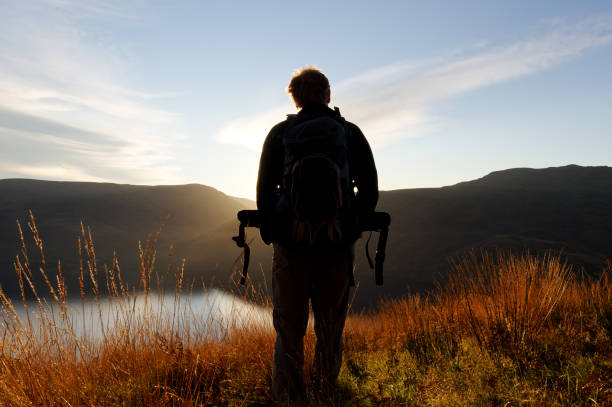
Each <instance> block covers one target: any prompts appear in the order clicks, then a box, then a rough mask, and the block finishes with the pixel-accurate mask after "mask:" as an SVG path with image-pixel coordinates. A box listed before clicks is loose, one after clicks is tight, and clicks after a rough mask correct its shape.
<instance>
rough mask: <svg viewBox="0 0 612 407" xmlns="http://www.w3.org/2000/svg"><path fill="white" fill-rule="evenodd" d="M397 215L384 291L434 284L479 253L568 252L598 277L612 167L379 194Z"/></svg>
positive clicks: (499, 176)
mask: <svg viewBox="0 0 612 407" xmlns="http://www.w3.org/2000/svg"><path fill="white" fill-rule="evenodd" d="M378 207H379V209H380V210H385V211H388V212H390V213H391V214H392V218H393V221H392V225H391V231H390V238H389V247H388V261H387V264H386V276H387V282H388V284H386V285H387V287H386V288H385V292H387V293H390V294H391V295H396V294H399V293H401V292H405V290H406V286H407V285H412V286H414V287H415V288H419V287H420V286H421V285H420V284H419V283H425V284H427V283H429V282H431V279H432V276H436V275H440V274H444V273H446V272H447V271H448V268H449V267H448V258H449V257H454V256H458V255H460V254H462V253H466V252H468V251H469V250H471V249H473V248H476V249H479V248H485V249H497V248H499V249H504V250H506V249H510V250H514V251H525V250H529V251H531V252H532V253H543V252H545V251H552V252H553V253H563V255H564V258H565V259H566V260H567V261H569V262H570V263H572V264H574V265H576V266H577V267H583V268H585V269H586V271H588V272H591V273H597V272H599V271H600V270H601V265H602V264H603V261H604V259H605V258H612V168H609V167H579V166H575V165H570V166H565V167H556V168H545V169H528V168H517V169H510V170H506V171H497V172H493V173H491V174H489V175H487V176H485V177H483V178H480V179H477V180H474V181H469V182H463V183H460V184H457V185H453V186H448V187H443V188H426V189H406V190H396V191H388V192H383V193H381V198H380V201H379V205H378Z"/></svg>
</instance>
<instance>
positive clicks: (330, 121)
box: [257, 67, 378, 402]
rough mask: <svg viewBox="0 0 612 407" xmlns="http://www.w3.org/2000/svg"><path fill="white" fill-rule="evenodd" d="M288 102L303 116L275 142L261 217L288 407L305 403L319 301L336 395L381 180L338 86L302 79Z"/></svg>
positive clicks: (265, 158)
mask: <svg viewBox="0 0 612 407" xmlns="http://www.w3.org/2000/svg"><path fill="white" fill-rule="evenodd" d="M287 92H288V93H289V94H291V96H292V98H293V101H294V103H295V105H296V107H297V108H298V109H300V110H299V112H298V114H297V115H289V117H288V118H287V120H285V121H283V122H281V123H278V124H277V125H276V126H274V127H273V128H272V130H271V131H270V133H269V134H268V136H267V138H266V141H265V143H264V147H263V150H262V154H261V160H260V164H259V177H258V181H257V208H258V210H259V211H260V214H261V216H262V219H263V224H262V227H261V236H262V239H263V240H264V242H266V243H267V244H269V243H273V246H274V255H273V271H272V302H273V306H274V311H273V318H274V328H275V330H276V333H277V337H276V344H275V348H274V366H273V372H272V390H273V393H274V395H275V397H276V398H277V400H278V401H281V402H282V401H286V400H291V401H297V402H302V401H303V400H304V399H305V391H304V377H303V375H304V373H303V369H302V368H303V363H304V354H303V338H304V335H305V333H306V327H307V324H308V314H309V300H310V301H311V302H312V310H313V313H314V320H315V322H314V328H315V334H316V338H317V341H316V347H315V360H314V377H313V379H314V385H315V386H317V387H318V388H319V390H321V391H330V390H332V389H333V387H334V385H335V382H336V379H337V377H338V373H339V371H340V365H341V362H342V331H343V329H344V321H345V319H346V313H347V307H348V299H349V288H350V287H351V286H352V285H353V257H354V256H353V243H354V242H355V240H356V239H357V238H358V237H359V235H360V231H359V229H358V219H359V216H360V214H367V213H370V212H372V211H374V209H375V207H376V203H377V200H378V179H377V174H376V167H375V165H374V159H373V157H372V151H371V150H370V146H369V145H368V142H367V141H366V139H365V137H364V135H363V133H362V132H361V130H360V129H359V128H358V127H357V126H356V125H354V124H352V123H350V122H348V121H345V120H344V119H343V118H342V117H341V116H340V113H339V110H338V109H337V108H336V110H332V109H330V108H329V107H328V104H329V102H330V86H329V81H328V80H327V78H326V77H325V75H324V74H323V73H322V72H321V71H320V70H318V69H317V68H315V67H306V68H302V69H300V70H298V71H297V72H296V73H295V74H294V75H293V77H292V78H291V82H290V83H289V87H288V89H287ZM330 157H331V158H330ZM309 172H310V173H309ZM312 174H316V175H312ZM313 178H314V181H313ZM313 183H314V185H313ZM330 191H331V192H330Z"/></svg>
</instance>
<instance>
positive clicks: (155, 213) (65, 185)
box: [0, 179, 245, 292]
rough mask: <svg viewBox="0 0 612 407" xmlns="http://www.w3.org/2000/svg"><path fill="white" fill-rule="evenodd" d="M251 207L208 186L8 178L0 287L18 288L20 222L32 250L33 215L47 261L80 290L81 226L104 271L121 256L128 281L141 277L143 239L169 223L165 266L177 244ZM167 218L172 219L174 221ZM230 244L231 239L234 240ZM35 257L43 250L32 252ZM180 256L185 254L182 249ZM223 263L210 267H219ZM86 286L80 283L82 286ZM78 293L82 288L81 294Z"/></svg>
mask: <svg viewBox="0 0 612 407" xmlns="http://www.w3.org/2000/svg"><path fill="white" fill-rule="evenodd" d="M244 207H245V202H244V201H242V200H241V199H239V198H233V197H230V196H227V195H225V194H223V193H222V192H219V191H217V190H215V189H214V188H210V187H207V186H203V185H195V184H191V185H173V186H135V185H117V184H104V183H88V182H52V181H36V180H25V179H6V180H0V267H1V268H0V270H1V274H0V283H1V284H2V287H3V288H4V290H5V291H8V292H14V291H15V290H16V288H17V285H16V276H15V273H14V271H13V270H12V262H13V259H14V256H15V254H17V253H18V251H19V242H18V232H17V226H16V220H19V221H20V222H21V225H22V228H23V229H24V235H26V237H28V239H27V243H28V246H29V247H30V249H32V248H33V243H32V241H31V239H30V238H29V236H30V233H29V231H27V226H26V223H27V211H28V210H32V213H33V214H34V217H35V218H36V223H37V226H38V230H39V231H40V234H41V238H42V239H43V241H44V243H45V247H46V258H47V263H48V264H50V265H54V267H55V266H56V265H57V260H58V259H61V262H62V265H63V267H62V268H63V270H64V273H65V274H66V276H67V280H68V281H69V282H72V284H71V286H72V287H74V286H75V283H76V280H77V279H76V275H77V273H78V253H77V237H78V235H79V234H80V224H81V222H83V224H84V225H85V226H89V227H90V228H91V230H92V233H93V239H94V243H95V247H96V252H97V257H98V260H99V262H98V263H99V267H100V269H101V268H102V265H103V264H104V263H106V264H110V263H111V260H112V256H113V251H116V252H117V256H118V258H119V263H120V265H121V270H122V274H123V276H124V277H125V278H126V280H127V281H130V282H132V283H135V282H136V281H137V280H138V271H137V264H138V242H139V241H142V242H143V244H144V242H145V241H146V239H147V236H148V235H150V234H155V232H156V231H157V230H158V229H159V228H160V226H161V225H162V224H163V223H164V222H165V227H164V230H163V232H162V234H161V237H160V240H159V244H158V256H157V257H158V264H160V266H162V265H163V264H164V261H165V260H166V258H167V257H168V253H169V247H170V244H174V245H176V244H177V243H180V242H183V241H189V240H192V239H194V238H196V237H198V236H200V235H202V234H204V233H209V232H210V231H213V230H215V229H216V228H218V227H220V226H221V225H223V224H224V223H226V222H228V221H229V220H231V219H233V218H234V217H235V214H236V212H237V211H238V210H240V209H243V208H244ZM166 217H167V220H166ZM227 239H228V240H229V237H228V238H227ZM32 252H33V253H34V259H38V256H36V250H32ZM175 253H176V255H175V258H180V257H179V256H181V253H177V251H176V250H175ZM214 264H215V260H213V259H211V260H210V261H209V262H207V265H208V266H211V265H214ZM77 286H78V285H77ZM69 288H71V287H69ZM76 292H78V290H77V291H76Z"/></svg>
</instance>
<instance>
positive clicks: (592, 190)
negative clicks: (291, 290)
mask: <svg viewBox="0 0 612 407" xmlns="http://www.w3.org/2000/svg"><path fill="white" fill-rule="evenodd" d="M245 205H247V206H250V207H253V206H254V203H252V202H251V203H250V204H249V202H247V201H245V200H240V199H236V198H232V197H229V196H227V195H225V194H223V193H221V192H219V191H217V190H215V189H213V188H210V187H206V186H202V185H179V186H155V187H148V186H132V185H115V184H96V183H70V182H48V181H32V180H1V181H0V267H2V268H1V269H0V270H1V274H0V283H1V284H2V286H3V287H4V288H5V289H7V290H8V291H11V290H13V291H14V290H15V289H16V282H15V278H14V273H13V272H12V270H11V264H12V260H11V259H13V258H14V255H15V254H16V253H17V251H18V242H17V229H16V226H15V220H16V219H17V218H19V219H21V220H22V221H24V220H25V218H26V211H27V209H32V210H33V212H34V214H35V216H36V218H37V221H38V225H39V229H40V231H41V234H42V237H43V239H44V240H45V243H46V245H47V246H46V247H47V251H48V256H47V257H48V260H49V261H50V262H51V263H54V262H55V261H56V260H57V259H58V258H61V259H62V264H64V266H65V267H64V270H65V272H67V273H68V277H69V276H70V274H71V273H72V274H74V273H76V271H77V268H76V264H77V261H78V259H77V256H76V236H77V235H78V233H79V228H80V227H79V223H80V221H81V220H83V222H85V223H86V224H87V225H90V226H91V227H92V229H93V231H94V234H95V242H96V247H97V249H98V254H99V256H98V257H99V258H100V259H101V260H100V262H101V263H102V262H108V261H110V258H111V257H112V252H113V249H115V250H117V253H118V256H119V259H120V264H121V266H122V273H123V274H124V276H130V275H131V276H132V278H131V281H135V280H136V279H137V274H138V273H137V271H136V270H137V267H136V266H137V242H138V241H139V240H145V239H146V236H147V234H149V233H152V232H155V231H156V230H157V228H158V226H159V225H160V224H161V223H162V222H163V220H164V218H165V217H166V215H169V220H168V222H167V225H166V228H165V230H164V232H163V234H162V239H161V241H160V246H159V255H158V258H159V259H160V263H159V264H160V268H162V269H163V268H164V267H165V258H166V253H167V250H168V246H169V244H170V243H172V244H174V245H175V258H182V257H185V258H186V259H187V262H186V277H187V280H191V279H200V278H202V279H204V280H210V279H211V278H215V279H216V281H217V283H216V284H217V285H221V286H224V285H226V284H228V281H229V278H230V277H229V276H230V274H231V271H232V264H233V263H234V261H235V260H236V259H237V257H238V256H239V255H240V250H239V249H238V248H237V247H236V246H235V245H234V243H233V242H232V241H231V239H230V238H231V236H232V235H234V234H235V233H236V230H237V221H235V214H236V212H237V211H238V210H239V209H242V208H244V207H245ZM378 209H379V210H384V211H388V212H390V213H391V216H392V219H393V220H392V224H391V232H390V238H389V243H388V255H387V261H386V264H385V286H384V287H383V289H382V290H376V289H375V286H374V278H373V273H372V271H371V270H370V269H369V268H368V267H367V262H366V259H365V255H364V252H363V245H364V242H363V241H364V240H365V239H362V240H361V241H360V242H359V243H358V245H357V247H356V262H357V271H356V276H357V280H358V281H360V294H359V295H358V296H357V300H356V301H357V302H356V305H357V306H361V305H365V304H370V303H373V302H375V301H376V298H377V295H378V294H380V293H382V294H384V295H387V296H399V295H404V294H405V293H406V292H407V290H408V289H410V290H412V291H419V290H422V289H425V288H429V287H431V286H432V282H433V280H434V279H435V278H438V277H440V276H443V275H444V274H446V273H447V272H448V270H449V267H448V259H449V258H453V257H456V256H459V255H461V254H463V253H466V252H469V251H470V250H472V249H473V248H476V249H479V248H485V249H497V248H499V249H510V250H513V251H525V250H529V251H531V252H532V253H535V254H538V253H544V252H546V251H552V252H553V253H562V254H563V256H564V259H566V260H567V261H568V262H570V263H572V264H574V265H576V266H577V267H582V268H584V269H585V270H586V271H587V272H591V273H597V272H598V271H599V270H600V269H601V265H602V263H603V261H604V259H605V258H612V168H609V167H579V166H566V167H558V168H545V169H528V168H519V169H511V170H505V171H498V172H494V173H491V174H489V175H487V176H485V177H483V178H480V179H477V180H474V181H469V182H463V183H460V184H457V185H453V186H448V187H443V188H425V189H405V190H396V191H383V192H381V195H380V201H379V205H378ZM22 223H23V222H22ZM364 237H367V235H366V236H364ZM375 237H376V236H375ZM248 238H249V239H253V240H252V256H253V257H252V260H251V270H250V273H251V276H252V277H253V278H255V279H256V280H259V281H261V280H262V275H261V274H262V273H261V271H260V270H268V269H269V267H270V265H271V250H270V248H269V247H266V246H264V245H263V243H262V242H261V240H260V239H259V234H258V233H257V231H256V230H255V229H249V230H248ZM375 243H376V242H375V239H373V242H372V243H371V245H370V249H371V251H373V250H374V247H375ZM66 270H67V271H66ZM67 279H68V280H69V278H67Z"/></svg>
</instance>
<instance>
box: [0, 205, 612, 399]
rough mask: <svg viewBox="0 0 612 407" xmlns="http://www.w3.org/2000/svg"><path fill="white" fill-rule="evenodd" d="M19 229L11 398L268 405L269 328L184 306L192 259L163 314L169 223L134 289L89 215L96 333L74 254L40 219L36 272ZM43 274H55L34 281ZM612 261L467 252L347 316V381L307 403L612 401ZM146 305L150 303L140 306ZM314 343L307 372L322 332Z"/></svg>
mask: <svg viewBox="0 0 612 407" xmlns="http://www.w3.org/2000/svg"><path fill="white" fill-rule="evenodd" d="M19 230H20V235H21V241H22V249H21V252H20V254H19V255H18V256H17V257H16V260H15V271H16V273H17V275H18V281H19V284H20V292H21V300H20V303H21V304H16V303H14V302H13V301H12V300H11V299H9V298H8V297H7V296H5V295H4V293H2V292H1V291H0V300H1V301H2V310H3V314H4V318H3V322H2V328H1V329H2V337H1V339H0V405H6V406H33V405H36V406H47V405H48V406H51V405H54V406H55V405H62V406H100V405H103V406H106V405H124V406H175V405H176V406H179V405H180V406H196V405H198V406H199V405H210V406H212V405H269V404H270V403H271V401H272V399H271V394H270V391H269V388H270V376H271V363H272V362H271V360H272V349H273V343H274V332H273V330H272V329H271V328H270V326H269V325H267V324H259V323H254V324H246V325H244V324H241V323H237V322H236V321H235V320H233V319H228V320H227V321H215V322H221V326H223V328H224V329H222V330H221V331H214V332H213V331H212V330H211V328H210V326H211V325H212V323H209V322H211V321H203V323H202V324H200V325H198V326H194V325H193V319H192V318H191V317H192V316H190V315H189V311H188V310H189V308H188V307H184V306H182V304H184V303H185V302H187V301H188V300H189V298H188V297H189V295H188V294H184V289H183V278H182V275H183V262H182V261H179V262H178V263H177V264H175V265H174V266H173V267H171V266H169V267H168V270H167V271H166V274H170V275H171V276H172V278H174V279H175V281H176V289H175V292H174V293H173V296H172V299H171V304H170V306H171V307H172V309H173V310H174V311H173V312H170V313H164V314H162V313H160V312H159V309H158V308H157V306H156V302H155V301H154V296H155V295H156V289H155V278H154V276H155V275H156V250H155V244H156V241H157V237H158V236H159V233H158V234H157V235H155V236H151V237H150V238H149V239H148V240H147V242H145V244H144V245H142V246H140V247H139V249H140V253H139V254H140V270H139V271H140V280H141V281H140V285H139V287H137V288H129V287H127V286H126V285H125V284H124V282H123V280H122V278H121V270H120V268H119V264H118V262H117V260H116V258H115V259H114V260H113V261H112V264H111V265H110V266H106V265H105V266H103V267H102V268H101V269H100V270H98V263H97V262H96V253H95V249H94V242H93V241H92V238H91V233H90V232H89V231H88V230H87V229H86V228H84V227H83V228H82V231H81V237H80V238H79V242H78V247H79V252H80V259H81V261H80V265H81V266H80V270H79V282H80V287H81V289H80V298H81V308H82V312H81V314H80V318H83V320H84V321H83V325H84V324H85V322H86V321H85V319H86V318H92V316H91V315H85V314H86V312H85V303H86V302H87V301H88V299H90V300H91V301H93V302H94V304H96V306H95V307H94V308H93V309H94V310H97V311H95V312H97V313H98V318H97V319H96V318H93V319H94V320H97V321H101V322H100V324H103V321H104V318H103V317H102V314H103V309H104V307H105V305H106V304H108V303H112V304H114V306H115V307H114V308H113V313H114V314H113V316H114V321H115V322H114V324H112V326H110V325H107V326H100V327H99V329H100V332H101V337H98V338H97V339H96V338H95V337H94V336H93V335H83V333H82V332H78V331H77V330H76V329H75V326H76V325H77V324H76V322H77V321H75V320H74V315H75V314H74V313H73V312H71V307H74V303H73V302H71V301H70V300H69V295H68V292H67V290H66V286H65V284H64V277H63V274H62V270H61V266H60V265H58V267H57V270H56V271H55V272H54V273H50V272H49V269H48V266H47V264H46V262H45V257H44V244H43V242H42V241H41V239H40V237H39V234H38V230H37V229H36V224H35V222H34V218H33V216H31V215H30V219H29V222H28V230H29V231H30V233H31V234H32V236H33V239H34V242H35V246H36V248H37V250H38V252H39V253H40V257H41V264H40V267H37V268H38V269H37V270H34V268H35V267H34V266H33V265H32V264H31V263H30V254H29V253H28V250H27V247H26V244H25V243H24V238H23V233H22V231H21V228H20V229H19ZM35 273H38V274H40V277H41V279H42V281H43V282H44V287H37V286H36V285H35V284H34V281H36V280H37V279H36V278H35V277H34V275H35ZM611 274H612V265H611V264H608V266H607V267H606V268H605V269H604V270H603V272H602V274H601V276H600V277H599V278H597V279H592V278H588V277H583V278H580V279H579V278H577V277H576V276H575V275H574V273H573V272H572V270H571V269H570V268H569V267H568V266H567V265H564V264H563V263H562V262H560V259H559V258H558V257H553V256H548V257H544V258H535V257H533V256H529V255H522V256H514V255H509V254H503V253H497V254H495V255H492V254H489V253H482V254H478V255H477V254H472V255H471V256H468V257H465V258H463V259H460V260H458V261H456V262H455V263H453V272H452V273H451V278H450V279H449V281H448V282H447V283H446V284H445V285H444V286H441V287H439V288H438V289H437V290H435V291H433V292H431V293H429V294H428V295H422V294H407V295H406V297H405V298H402V299H389V300H386V301H383V302H382V303H381V304H380V306H379V308H378V309H377V310H376V311H372V312H370V313H366V314H351V315H349V318H348V320H347V324H346V329H345V355H344V364H343V368H342V371H341V375H340V379H339V391H338V393H337V394H335V395H331V396H330V395H326V396H322V395H318V394H313V393H310V394H309V397H310V400H311V402H312V404H313V405H364V406H366V405H376V406H379V405H466V406H467V405H610V404H611V403H612V383H611V377H612V357H611V356H612V355H611V351H610V346H611V344H612V342H611V341H610V337H611V336H612V332H611V327H612V285H611V284H610V283H611V281H610V276H611ZM87 287H89V291H90V292H88V288H87ZM43 288H44V290H45V292H44V293H43V292H42V289H43ZM251 295H253V293H252V292H251ZM32 299H33V300H32ZM258 302H259V303H263V304H266V299H265V298H259V299H258ZM143 303H144V304H145V305H142V304H143ZM136 304H141V305H140V306H141V309H143V310H144V311H142V312H137V311H136V309H137V307H136ZM147 304H148V305H147ZM268 304H269V303H268ZM20 307H21V308H20ZM268 308H269V305H268ZM20 309H23V311H20ZM215 326H219V324H216V325H215ZM207 329H208V331H207ZM305 353H306V360H307V363H306V366H305V369H306V377H309V376H310V374H309V373H310V371H311V369H312V366H311V362H310V361H311V360H312V355H313V353H314V335H313V333H312V330H309V332H308V334H307V337H306V340H305ZM307 385H309V383H307Z"/></svg>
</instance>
